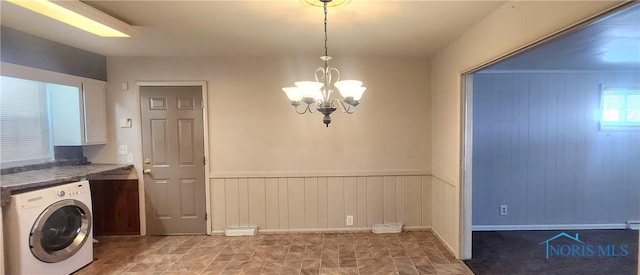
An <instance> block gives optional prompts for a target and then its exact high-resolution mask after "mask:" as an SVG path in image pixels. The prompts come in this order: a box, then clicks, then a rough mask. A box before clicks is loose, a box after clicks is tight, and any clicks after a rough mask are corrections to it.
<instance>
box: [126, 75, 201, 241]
mask: <svg viewBox="0 0 640 275" xmlns="http://www.w3.org/2000/svg"><path fill="white" fill-rule="evenodd" d="M140 86H154V87H179V86H200V88H201V89H202V92H201V94H202V105H203V108H202V124H203V125H202V127H203V131H204V157H205V159H206V160H207V161H206V162H205V164H204V190H205V203H204V204H205V215H206V217H207V219H206V222H205V223H206V225H207V231H206V234H207V235H211V213H210V212H211V207H210V206H211V186H210V184H209V180H210V178H209V171H210V170H209V169H210V163H211V158H210V156H209V99H208V92H207V91H208V90H207V81H137V82H136V89H137V92H138V96H137V99H138V105H137V106H138V114H139V115H140V118H142V107H141V105H140ZM138 137H139V140H138V143H139V144H140V150H139V152H138V154H140V156H141V158H140V159H142V127H140V135H139V136H138ZM138 167H142V163H138ZM141 173H142V170H141V169H139V171H138V178H139V179H140V180H139V181H140V183H139V187H138V189H139V190H140V194H139V196H140V235H146V234H147V218H146V214H145V209H146V208H145V207H146V205H145V204H146V202H145V190H144V177H143V175H142V174H141Z"/></svg>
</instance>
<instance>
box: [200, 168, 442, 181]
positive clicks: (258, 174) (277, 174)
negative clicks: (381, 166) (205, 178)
mask: <svg viewBox="0 0 640 275" xmlns="http://www.w3.org/2000/svg"><path fill="white" fill-rule="evenodd" d="M367 176H431V174H430V173H429V172H428V171H427V170H422V169H406V170H386V171H385V170H381V171H239V172H211V173H210V174H209V177H210V178H212V179H224V178H305V177H367Z"/></svg>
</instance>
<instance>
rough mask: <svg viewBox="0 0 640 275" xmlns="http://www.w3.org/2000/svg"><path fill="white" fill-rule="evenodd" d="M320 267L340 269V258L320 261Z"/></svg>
mask: <svg viewBox="0 0 640 275" xmlns="http://www.w3.org/2000/svg"><path fill="white" fill-rule="evenodd" d="M320 267H321V268H325V267H326V268H338V267H340V261H339V260H338V258H328V259H324V258H323V259H322V261H320Z"/></svg>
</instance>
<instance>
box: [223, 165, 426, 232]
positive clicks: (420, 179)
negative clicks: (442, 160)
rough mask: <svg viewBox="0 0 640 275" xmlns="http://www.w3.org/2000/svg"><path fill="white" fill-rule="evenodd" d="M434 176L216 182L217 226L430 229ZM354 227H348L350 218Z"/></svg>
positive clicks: (258, 179)
mask: <svg viewBox="0 0 640 275" xmlns="http://www.w3.org/2000/svg"><path fill="white" fill-rule="evenodd" d="M429 179H430V176H372V177H307V178H228V179H212V180H211V185H212V187H211V192H212V210H211V213H212V216H213V218H212V221H211V222H212V223H213V229H214V230H216V231H220V230H224V228H225V227H226V226H238V225H254V226H258V228H259V229H290V230H295V229H325V228H330V229H340V228H368V227H370V226H371V225H373V224H378V223H402V224H405V225H408V226H430V225H431V209H432V208H431V203H432V200H431V185H430V181H429ZM347 215H350V216H353V218H354V220H353V222H354V224H353V225H351V226H347V225H346V216H347Z"/></svg>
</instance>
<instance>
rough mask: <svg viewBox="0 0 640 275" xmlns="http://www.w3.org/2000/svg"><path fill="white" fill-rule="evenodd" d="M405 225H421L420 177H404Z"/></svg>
mask: <svg viewBox="0 0 640 275" xmlns="http://www.w3.org/2000/svg"><path fill="white" fill-rule="evenodd" d="M405 189H406V190H405V191H406V205H407V212H406V220H407V222H406V225H407V226H420V225H422V206H423V203H422V178H421V177H420V176H408V177H406V188H405Z"/></svg>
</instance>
